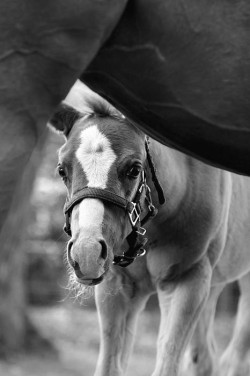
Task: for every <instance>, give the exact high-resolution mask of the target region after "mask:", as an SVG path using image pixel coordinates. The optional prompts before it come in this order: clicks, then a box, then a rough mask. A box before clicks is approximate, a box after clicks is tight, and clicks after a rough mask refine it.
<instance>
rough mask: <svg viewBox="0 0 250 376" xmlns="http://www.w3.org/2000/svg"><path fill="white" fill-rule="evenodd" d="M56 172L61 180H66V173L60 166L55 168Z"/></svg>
mask: <svg viewBox="0 0 250 376" xmlns="http://www.w3.org/2000/svg"><path fill="white" fill-rule="evenodd" d="M57 171H58V174H59V175H60V176H61V178H62V179H63V180H65V179H66V178H67V176H66V172H65V170H64V168H63V167H62V166H61V165H58V166H57Z"/></svg>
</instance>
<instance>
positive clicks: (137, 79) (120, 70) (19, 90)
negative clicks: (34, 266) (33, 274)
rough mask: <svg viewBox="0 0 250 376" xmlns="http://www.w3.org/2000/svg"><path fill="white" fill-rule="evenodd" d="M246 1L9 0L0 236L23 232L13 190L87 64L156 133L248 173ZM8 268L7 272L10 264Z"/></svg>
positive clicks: (3, 25)
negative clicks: (14, 217)
mask: <svg viewBox="0 0 250 376" xmlns="http://www.w3.org/2000/svg"><path fill="white" fill-rule="evenodd" d="M249 10H250V5H249V1H247V0H241V1H238V2H232V1H230V0H221V1H216V2H215V1H214V2H211V1H208V0H189V1H188V2H187V1H184V0H175V1H173V0H130V1H128V0H85V1H78V0H71V1H70V2H69V1H67V0H50V1H46V2H43V4H42V6H41V4H40V3H38V2H36V1H31V0H13V1H11V2H10V1H7V0H2V1H1V4H0V81H1V86H0V90H1V92H0V93H1V95H0V131H1V137H0V161H1V163H0V176H1V183H0V202H1V205H0V231H1V234H0V243H1V244H3V242H4V239H5V234H6V230H5V229H3V224H4V223H5V226H6V227H7V228H8V233H10V234H11V233H13V232H14V231H15V235H17V233H16V231H17V228H16V227H15V226H9V223H11V220H10V221H9V222H8V221H7V220H6V218H7V214H8V212H9V210H10V208H11V205H12V207H13V211H14V212H15V211H16V210H18V206H19V210H22V208H21V206H20V205H22V204H20V205H19V202H17V203H16V202H14V201H13V197H18V194H20V184H21V178H22V175H23V173H24V170H25V166H26V165H27V163H28V160H29V158H30V156H31V153H32V151H33V150H34V148H35V147H36V145H37V144H42V142H43V136H44V130H45V123H46V121H47V119H48V117H49V115H50V113H51V112H52V111H53V109H54V108H55V106H56V105H57V104H58V103H59V102H60V100H61V99H62V98H64V97H65V95H66V93H67V92H68V90H69V89H70V87H71V86H72V85H73V83H74V81H75V80H76V78H77V77H79V76H80V74H81V73H82V72H83V71H84V70H85V72H86V74H84V75H83V76H82V79H83V80H85V81H86V82H87V83H88V84H89V85H90V86H91V87H93V88H94V89H95V90H96V91H98V92H100V93H102V94H103V95H104V96H106V97H107V98H109V99H110V101H112V102H113V103H114V104H115V105H116V106H117V107H118V108H119V109H120V110H121V111H122V112H123V113H124V114H126V116H127V117H128V118H130V119H131V120H133V121H134V122H136V123H137V125H138V127H140V128H141V129H142V130H146V131H147V133H148V134H150V135H151V136H154V137H156V138H157V139H158V140H161V141H162V142H164V143H166V144H169V145H171V146H174V147H177V148H180V149H181V150H184V151H186V152H188V153H191V154H193V155H195V156H197V157H199V158H201V159H203V160H206V161H209V162H210V163H214V164H217V165H220V166H222V167H225V168H228V169H232V170H235V171H237V172H239V173H245V174H249V173H250V168H249V160H250V158H249V157H250V155H249V153H250V151H249V144H250V142H249V141H250V140H249V138H250V136H249V124H250V123H249V119H250V106H249V104H248V98H249V90H250V69H249V66H250V58H249V54H250V50H249V18H250V16H249V13H250V12H249ZM91 62H92V64H90V63H91ZM87 67H88V69H86V68H87ZM20 232H21V229H20ZM2 248H3V247H2ZM6 248H8V247H6ZM10 255H11V252H8V258H9V265H10V264H11V262H10V258H11V256H10ZM11 269H12V270H13V269H14V268H11ZM1 274H2V276H3V278H5V279H6V278H7V280H8V275H9V273H6V272H4V273H1ZM5 291H7V289H6V288H5V285H4V284H2V283H1V282H0V293H1V295H2V294H3V293H4V292H5ZM2 292H3V293H2ZM10 301H11V299H10ZM3 306H5V304H3ZM7 318H8V314H7ZM4 326H5V327H14V326H13V325H5V324H4V323H3V327H4ZM0 336H1V334H0Z"/></svg>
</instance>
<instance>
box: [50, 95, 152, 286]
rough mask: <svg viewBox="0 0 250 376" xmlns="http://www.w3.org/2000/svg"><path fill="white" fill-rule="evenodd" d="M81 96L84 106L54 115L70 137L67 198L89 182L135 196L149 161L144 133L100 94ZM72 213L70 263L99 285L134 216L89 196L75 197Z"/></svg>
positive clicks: (62, 164)
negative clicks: (131, 216) (78, 198)
mask: <svg viewBox="0 0 250 376" xmlns="http://www.w3.org/2000/svg"><path fill="white" fill-rule="evenodd" d="M82 101H83V102H82V110H81V108H80V107H81V105H80V106H79V105H78V107H77V110H76V109H74V108H72V107H69V106H68V105H65V104H63V105H62V106H61V107H60V108H59V109H58V111H57V112H56V113H55V115H54V116H53V118H52V119H51V124H52V125H53V126H54V127H55V128H56V129H58V130H60V131H62V132H63V133H64V135H65V137H66V142H65V144H64V145H63V146H62V148H61V149H60V151H59V161H58V172H59V174H60V176H61V177H62V179H63V181H64V183H65V185H66V187H67V191H68V200H69V201H70V202H72V197H73V198H75V197H76V198H77V197H78V194H79V192H80V194H81V191H82V189H83V188H84V187H88V188H100V189H101V190H107V191H109V192H112V193H114V194H115V195H118V196H121V197H123V198H126V199H127V200H128V201H133V199H134V197H135V195H136V192H137V190H138V187H139V184H140V182H141V176H142V171H143V169H144V167H145V163H146V151H145V135H144V134H143V133H142V132H140V131H139V130H138V129H136V128H135V127H134V126H133V125H131V124H130V123H129V122H128V121H127V120H126V119H125V118H124V117H123V116H122V115H121V114H120V113H119V112H118V111H116V110H115V109H114V108H113V107H111V106H110V105H109V104H108V103H107V102H105V101H104V100H102V99H101V98H100V97H99V96H93V95H91V96H88V97H87V99H86V98H85V99H83V98H82ZM92 191H93V192H94V190H89V191H88V192H90V193H91V192H92ZM90 196H91V194H90ZM93 196H95V195H94V194H93ZM69 212H70V218H69V223H68V225H69V224H70V229H71V239H70V241H69V242H68V247H67V253H68V262H69V264H70V265H71V267H72V268H73V269H74V272H75V275H76V279H77V281H78V282H80V283H83V284H85V285H94V284H98V283H100V282H101V281H102V279H103V277H104V275H105V273H106V272H107V271H108V270H109V267H110V265H111V264H112V262H113V259H114V254H115V253H121V252H120V250H121V245H122V243H123V242H124V240H125V238H126V237H127V236H128V234H129V233H130V232H131V223H130V221H129V217H128V215H127V213H126V211H125V210H123V209H122V208H121V207H119V206H117V205H115V204H112V203H111V202H109V201H106V200H102V199H101V198H100V197H98V198H96V197H89V195H87V197H84V198H83V199H81V200H79V202H78V201H77V200H76V202H74V203H73V205H71V207H70V209H69Z"/></svg>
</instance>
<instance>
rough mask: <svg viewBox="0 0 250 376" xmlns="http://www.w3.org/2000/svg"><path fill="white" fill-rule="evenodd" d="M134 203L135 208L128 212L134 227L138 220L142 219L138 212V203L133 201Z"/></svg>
mask: <svg viewBox="0 0 250 376" xmlns="http://www.w3.org/2000/svg"><path fill="white" fill-rule="evenodd" d="M131 204H132V205H133V209H132V211H131V212H128V215H129V220H130V223H131V225H132V226H133V227H134V226H135V225H136V223H137V222H138V221H140V214H139V213H138V210H137V208H136V204H135V203H134V202H131Z"/></svg>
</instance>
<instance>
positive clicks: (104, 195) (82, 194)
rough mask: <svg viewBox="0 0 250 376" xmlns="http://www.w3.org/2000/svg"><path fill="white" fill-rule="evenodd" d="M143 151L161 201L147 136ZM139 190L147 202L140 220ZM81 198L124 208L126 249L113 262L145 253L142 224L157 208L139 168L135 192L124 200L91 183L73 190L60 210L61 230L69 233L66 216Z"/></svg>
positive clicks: (126, 262) (124, 261)
mask: <svg viewBox="0 0 250 376" xmlns="http://www.w3.org/2000/svg"><path fill="white" fill-rule="evenodd" d="M146 153H147V160H148V162H149V166H150V169H151V172H152V180H153V182H154V184H155V187H156V189H157V192H158V196H159V202H160V204H163V203H164V202H165V198H164V194H163V191H162V188H161V185H160V183H159V181H158V179H157V176H156V171H155V168H154V164H153V162H152V157H151V155H150V153H149V148H148V139H147V140H146ZM143 191H145V201H146V203H147V210H148V212H147V214H146V216H145V217H144V218H143V219H142V220H141V217H140V216H141V213H142V208H141V202H140V201H141V198H142V195H143ZM85 198H96V199H99V200H101V201H104V202H108V203H110V204H112V205H116V206H118V207H119V208H121V209H123V210H125V212H126V213H127V214H128V217H129V221H130V224H131V226H132V232H131V233H130V234H129V235H128V236H127V238H126V240H127V242H128V245H129V248H128V250H127V251H125V252H123V254H122V255H119V256H118V255H115V256H114V260H113V264H114V265H119V266H121V267H126V266H128V265H130V264H131V263H132V262H133V261H134V260H135V259H136V258H137V257H141V256H144V255H145V254H146V250H145V249H144V246H145V244H146V243H147V240H148V239H147V238H145V237H144V235H145V233H146V229H144V228H143V227H142V226H143V225H144V224H145V223H146V222H147V221H148V220H149V219H150V218H153V217H155V215H156V214H157V209H156V208H155V206H154V205H153V203H152V198H151V191H150V188H149V186H148V185H147V182H146V175H145V171H144V170H142V172H141V181H140V184H139V186H138V189H137V192H136V194H135V197H134V199H133V201H128V200H127V199H126V198H124V197H122V196H119V195H117V194H115V193H113V192H111V191H108V190H107V189H102V188H92V187H84V188H82V189H81V190H79V191H78V192H76V193H75V194H74V195H73V197H72V198H71V200H69V199H68V198H67V200H66V203H65V206H64V214H65V226H64V231H65V232H66V233H67V234H68V235H69V236H71V226H70V216H71V213H72V210H73V208H74V206H75V205H77V204H79V203H80V202H81V201H82V200H84V199H85Z"/></svg>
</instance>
